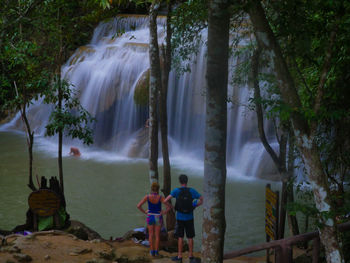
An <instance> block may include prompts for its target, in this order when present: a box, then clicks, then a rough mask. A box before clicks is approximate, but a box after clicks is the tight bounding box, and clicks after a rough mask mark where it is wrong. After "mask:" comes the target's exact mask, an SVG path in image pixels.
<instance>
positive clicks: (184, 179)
mask: <svg viewBox="0 0 350 263" xmlns="http://www.w3.org/2000/svg"><path fill="white" fill-rule="evenodd" d="M187 181H188V177H187V175H185V174H180V176H179V182H180V184H187Z"/></svg>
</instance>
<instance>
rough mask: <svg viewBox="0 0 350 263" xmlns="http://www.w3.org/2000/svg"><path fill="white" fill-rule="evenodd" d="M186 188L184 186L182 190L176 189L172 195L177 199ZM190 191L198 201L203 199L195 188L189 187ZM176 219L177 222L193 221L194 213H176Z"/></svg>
mask: <svg viewBox="0 0 350 263" xmlns="http://www.w3.org/2000/svg"><path fill="white" fill-rule="evenodd" d="M181 188H184V186H181V187H180V188H175V189H174V190H173V191H171V193H170V195H171V196H172V197H174V198H177V197H178V196H179V194H180V189H181ZM188 188H189V189H190V193H191V195H192V198H193V199H198V198H200V197H201V195H200V194H199V193H198V192H197V191H196V190H195V189H193V188H191V187H188ZM176 219H177V220H182V221H187V220H192V219H193V211H192V212H191V213H188V214H184V213H181V212H179V211H176Z"/></svg>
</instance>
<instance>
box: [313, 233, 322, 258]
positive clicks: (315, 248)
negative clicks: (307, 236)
mask: <svg viewBox="0 0 350 263" xmlns="http://www.w3.org/2000/svg"><path fill="white" fill-rule="evenodd" d="M312 246H313V248H312V263H318V257H319V255H320V237H316V238H314V239H313V242H312Z"/></svg>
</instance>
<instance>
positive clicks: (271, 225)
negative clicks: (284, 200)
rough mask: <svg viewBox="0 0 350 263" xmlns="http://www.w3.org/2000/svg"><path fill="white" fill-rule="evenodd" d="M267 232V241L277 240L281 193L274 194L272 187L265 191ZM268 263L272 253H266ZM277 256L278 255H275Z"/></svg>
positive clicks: (268, 186) (269, 186) (267, 186)
mask: <svg viewBox="0 0 350 263" xmlns="http://www.w3.org/2000/svg"><path fill="white" fill-rule="evenodd" d="M265 196H266V202H265V207H266V210H265V232H266V241H267V242H269V241H270V240H276V239H277V237H278V236H277V235H278V215H279V192H278V191H276V192H273V191H272V190H271V185H270V184H267V185H266V190H265ZM266 252H267V253H266V262H270V251H269V250H267V251H266ZM275 255H276V253H275Z"/></svg>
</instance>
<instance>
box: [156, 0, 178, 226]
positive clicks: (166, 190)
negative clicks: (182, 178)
mask: <svg viewBox="0 0 350 263" xmlns="http://www.w3.org/2000/svg"><path fill="white" fill-rule="evenodd" d="M171 9H172V2H171V1H170V2H169V3H168V5H167V22H166V32H167V34H166V46H165V48H164V45H163V52H162V55H163V61H164V68H163V71H162V87H161V89H160V92H159V119H160V134H161V140H162V154H163V189H162V191H163V194H164V196H168V195H169V194H170V191H171V174H170V160H169V146H168V117H167V115H168V113H167V96H168V80H169V72H170V69H171V35H172V30H171V26H170V23H171ZM175 223H176V219H175V213H174V212H173V211H172V210H171V211H169V213H168V214H167V215H166V226H167V230H168V231H169V230H172V229H175Z"/></svg>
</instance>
